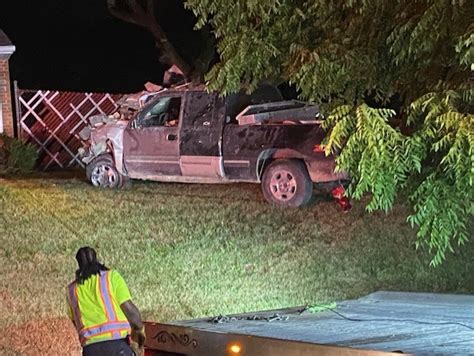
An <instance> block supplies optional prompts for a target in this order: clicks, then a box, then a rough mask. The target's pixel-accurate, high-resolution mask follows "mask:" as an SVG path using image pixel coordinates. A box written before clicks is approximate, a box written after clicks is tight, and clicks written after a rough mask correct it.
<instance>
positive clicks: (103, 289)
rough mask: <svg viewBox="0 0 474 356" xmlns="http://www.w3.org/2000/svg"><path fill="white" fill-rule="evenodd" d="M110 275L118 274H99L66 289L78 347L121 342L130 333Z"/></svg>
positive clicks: (107, 272) (109, 272)
mask: <svg viewBox="0 0 474 356" xmlns="http://www.w3.org/2000/svg"><path fill="white" fill-rule="evenodd" d="M113 273H118V272H116V271H101V272H100V274H98V275H93V276H91V277H89V278H88V279H87V280H85V281H84V283H83V284H78V283H77V282H75V281H74V282H72V283H71V284H69V286H68V288H67V289H68V299H69V305H70V307H71V310H72V316H73V319H74V324H75V325H76V329H77V332H78V334H79V341H80V342H81V345H82V346H86V345H89V344H92V343H95V342H100V341H108V340H117V339H123V338H125V337H127V335H129V334H130V331H131V329H130V324H129V322H128V320H127V318H126V317H125V314H124V313H123V311H122V310H121V308H120V304H119V302H118V301H117V300H116V298H114V295H113V288H112V284H111V276H112V274H113ZM120 278H121V277H120Z"/></svg>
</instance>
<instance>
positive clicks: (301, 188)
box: [262, 160, 313, 207]
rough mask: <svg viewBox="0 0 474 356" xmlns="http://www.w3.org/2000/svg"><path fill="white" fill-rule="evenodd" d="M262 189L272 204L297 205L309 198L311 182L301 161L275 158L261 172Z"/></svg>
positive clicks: (302, 203)
mask: <svg viewBox="0 0 474 356" xmlns="http://www.w3.org/2000/svg"><path fill="white" fill-rule="evenodd" d="M262 191H263V196H264V197H265V199H266V200H267V201H268V202H270V203H272V204H275V205H279V206H289V207H298V206H301V205H304V204H306V203H308V202H309V200H310V199H311V196H312V193H313V183H312V182H311V179H310V178H309V175H308V171H307V169H306V166H305V165H304V163H303V162H301V161H297V160H276V161H274V162H272V163H271V164H270V165H269V166H268V167H267V169H266V170H265V172H264V173H263V177H262Z"/></svg>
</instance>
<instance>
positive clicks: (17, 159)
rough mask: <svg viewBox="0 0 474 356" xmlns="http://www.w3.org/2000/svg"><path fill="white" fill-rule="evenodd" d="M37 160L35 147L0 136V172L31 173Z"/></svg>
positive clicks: (3, 135)
mask: <svg viewBox="0 0 474 356" xmlns="http://www.w3.org/2000/svg"><path fill="white" fill-rule="evenodd" d="M37 159H38V153H37V152H36V147H35V146H33V145H32V144H30V143H27V144H25V143H22V142H21V141H20V140H18V139H16V138H12V137H8V136H7V135H5V134H1V135H0V172H18V173H26V172H29V171H31V170H32V169H33V168H34V166H35V164H36V160H37Z"/></svg>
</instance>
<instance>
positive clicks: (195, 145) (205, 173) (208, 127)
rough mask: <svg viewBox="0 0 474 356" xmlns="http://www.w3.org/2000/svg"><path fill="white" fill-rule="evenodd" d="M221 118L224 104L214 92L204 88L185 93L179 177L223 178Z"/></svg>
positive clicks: (223, 118) (222, 122) (222, 117)
mask: <svg viewBox="0 0 474 356" xmlns="http://www.w3.org/2000/svg"><path fill="white" fill-rule="evenodd" d="M224 120H225V117H224V103H223V100H222V99H221V98H219V97H218V95H217V94H215V93H211V94H209V93H207V92H205V91H188V92H186V104H185V108H184V112H183V126H182V129H181V143H180V154H181V171H182V174H183V176H192V177H207V178H215V179H221V178H223V177H224V169H223V158H222V132H223V126H224Z"/></svg>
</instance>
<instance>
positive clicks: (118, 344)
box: [82, 339, 135, 356]
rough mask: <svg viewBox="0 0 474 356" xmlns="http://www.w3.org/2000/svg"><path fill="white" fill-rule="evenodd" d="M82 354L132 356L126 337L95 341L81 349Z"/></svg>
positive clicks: (88, 355) (92, 355) (87, 355)
mask: <svg viewBox="0 0 474 356" xmlns="http://www.w3.org/2000/svg"><path fill="white" fill-rule="evenodd" d="M82 355H83V356H99V355H100V356H134V355H135V353H134V352H133V351H132V349H131V348H130V346H129V345H128V343H127V340H126V339H120V340H110V341H101V342H96V343H93V344H90V345H87V346H84V348H83V349H82Z"/></svg>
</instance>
